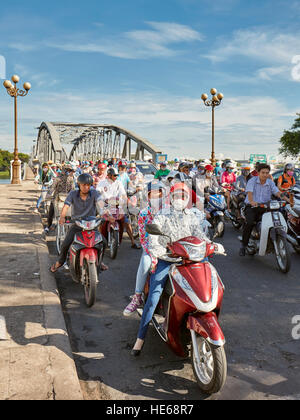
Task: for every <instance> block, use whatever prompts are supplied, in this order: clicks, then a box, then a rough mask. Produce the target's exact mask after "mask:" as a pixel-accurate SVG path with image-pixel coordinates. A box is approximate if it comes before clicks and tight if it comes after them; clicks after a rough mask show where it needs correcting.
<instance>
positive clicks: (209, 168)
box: [205, 165, 214, 172]
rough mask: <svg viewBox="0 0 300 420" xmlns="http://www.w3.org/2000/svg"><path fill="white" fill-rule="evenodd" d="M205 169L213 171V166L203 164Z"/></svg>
mask: <svg viewBox="0 0 300 420" xmlns="http://www.w3.org/2000/svg"><path fill="white" fill-rule="evenodd" d="M205 170H206V171H209V172H213V170H214V167H213V166H212V165H206V166H205Z"/></svg>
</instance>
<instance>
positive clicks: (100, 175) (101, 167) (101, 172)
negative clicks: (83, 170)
mask: <svg viewBox="0 0 300 420" xmlns="http://www.w3.org/2000/svg"><path fill="white" fill-rule="evenodd" d="M106 176H107V165H106V164H105V163H99V164H98V172H97V173H96V174H95V175H94V176H93V178H94V183H93V186H94V188H97V185H98V184H99V182H101V181H103V180H104V179H105V178H106Z"/></svg>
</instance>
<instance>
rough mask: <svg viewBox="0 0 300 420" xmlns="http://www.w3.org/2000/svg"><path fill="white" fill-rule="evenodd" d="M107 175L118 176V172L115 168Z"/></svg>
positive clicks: (108, 171) (110, 169)
mask: <svg viewBox="0 0 300 420" xmlns="http://www.w3.org/2000/svg"><path fill="white" fill-rule="evenodd" d="M107 175H110V176H118V175H119V174H118V171H117V170H116V169H115V168H108V170H107Z"/></svg>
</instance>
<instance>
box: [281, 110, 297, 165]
mask: <svg viewBox="0 0 300 420" xmlns="http://www.w3.org/2000/svg"><path fill="white" fill-rule="evenodd" d="M297 115H298V117H297V118H296V119H295V122H294V124H293V126H292V127H291V130H290V131H287V130H285V131H284V134H283V136H282V137H281V139H280V143H281V147H280V148H279V153H280V154H281V155H283V156H284V157H287V156H293V157H297V156H299V155H300V114H297Z"/></svg>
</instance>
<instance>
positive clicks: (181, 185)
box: [170, 182, 190, 194]
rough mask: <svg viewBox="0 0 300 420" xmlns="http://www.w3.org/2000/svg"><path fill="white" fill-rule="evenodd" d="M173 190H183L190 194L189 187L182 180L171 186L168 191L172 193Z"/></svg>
mask: <svg viewBox="0 0 300 420" xmlns="http://www.w3.org/2000/svg"><path fill="white" fill-rule="evenodd" d="M175 191H184V192H186V193H187V194H190V189H189V187H188V186H187V185H185V183H184V182H178V183H176V184H175V185H173V186H172V188H171V189H170V193H171V194H173V193H174V192H175Z"/></svg>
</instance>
